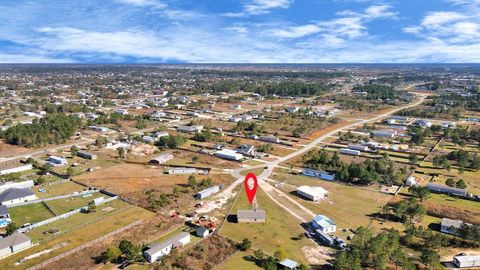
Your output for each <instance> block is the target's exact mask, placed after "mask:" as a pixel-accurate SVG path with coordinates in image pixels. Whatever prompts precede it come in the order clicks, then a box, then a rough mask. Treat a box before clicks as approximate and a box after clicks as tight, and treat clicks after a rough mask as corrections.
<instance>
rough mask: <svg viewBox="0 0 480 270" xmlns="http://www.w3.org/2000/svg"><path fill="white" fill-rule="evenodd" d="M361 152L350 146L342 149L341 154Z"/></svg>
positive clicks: (354, 154) (353, 154)
mask: <svg viewBox="0 0 480 270" xmlns="http://www.w3.org/2000/svg"><path fill="white" fill-rule="evenodd" d="M360 153H361V152H360V151H358V150H353V149H350V148H342V149H340V154H344V155H352V156H360Z"/></svg>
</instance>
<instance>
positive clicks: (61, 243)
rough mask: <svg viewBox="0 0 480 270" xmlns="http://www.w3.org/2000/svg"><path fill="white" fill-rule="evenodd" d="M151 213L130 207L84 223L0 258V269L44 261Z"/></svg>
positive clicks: (146, 216) (18, 267)
mask: <svg viewBox="0 0 480 270" xmlns="http://www.w3.org/2000/svg"><path fill="white" fill-rule="evenodd" d="M152 215H153V213H152V212H149V211H147V210H144V209H141V208H138V207H132V208H129V209H127V210H125V211H121V212H119V213H118V214H115V215H112V216H108V217H106V218H105V219H102V220H99V221H97V222H93V223H89V224H86V225H85V226H82V227H80V228H78V229H76V230H72V231H69V232H67V233H65V234H62V235H60V236H59V237H56V238H54V239H51V240H48V241H47V242H44V243H42V245H37V246H35V247H32V248H30V249H27V250H25V251H22V252H20V253H17V254H14V255H12V256H10V257H7V258H5V259H3V260H1V263H2V267H3V268H2V270H3V269H5V270H10V269H12V270H13V269H26V268H28V267H31V266H33V265H36V264H38V263H40V262H43V261H45V260H46V259H48V258H51V257H54V256H56V255H58V254H61V253H63V252H65V251H67V250H70V249H73V248H75V247H77V246H79V245H80V244H82V243H85V242H88V241H91V240H93V239H96V238H98V237H100V236H102V235H105V234H107V233H109V232H111V231H114V230H116V229H118V228H120V227H123V226H125V225H128V224H130V223H132V222H134V221H136V220H139V219H144V218H149V217H151V216H152ZM47 249H54V250H52V251H51V252H49V253H47V254H43V255H41V256H39V257H36V258H33V259H31V260H27V261H26V262H24V263H22V264H21V265H20V266H15V265H14V263H15V262H16V261H18V260H20V259H22V258H24V257H25V256H28V255H32V254H35V253H37V252H40V251H42V250H47Z"/></svg>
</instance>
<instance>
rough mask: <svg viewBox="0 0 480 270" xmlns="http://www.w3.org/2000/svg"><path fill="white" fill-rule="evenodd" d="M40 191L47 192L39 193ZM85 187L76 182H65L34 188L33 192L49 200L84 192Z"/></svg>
mask: <svg viewBox="0 0 480 270" xmlns="http://www.w3.org/2000/svg"><path fill="white" fill-rule="evenodd" d="M40 189H45V192H39V190H40ZM84 189H85V187H83V186H81V185H79V184H77V183H74V182H64V183H58V184H53V185H45V184H44V185H40V186H35V187H33V188H32V191H33V192H35V195H37V197H39V198H49V197H55V196H60V195H67V194H71V193H73V192H76V191H82V190H84Z"/></svg>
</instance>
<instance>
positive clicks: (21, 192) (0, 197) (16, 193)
mask: <svg viewBox="0 0 480 270" xmlns="http://www.w3.org/2000/svg"><path fill="white" fill-rule="evenodd" d="M31 195H35V194H34V193H33V192H32V191H31V190H30V189H27V188H11V189H7V190H5V191H4V192H3V193H1V194H0V202H4V201H11V200H15V199H19V198H24V197H27V196H31Z"/></svg>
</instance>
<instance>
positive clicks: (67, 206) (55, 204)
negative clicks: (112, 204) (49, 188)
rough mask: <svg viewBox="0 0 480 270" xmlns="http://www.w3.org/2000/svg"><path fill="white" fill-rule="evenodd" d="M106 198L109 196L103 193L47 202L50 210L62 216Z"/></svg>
mask: <svg viewBox="0 0 480 270" xmlns="http://www.w3.org/2000/svg"><path fill="white" fill-rule="evenodd" d="M99 197H104V198H107V197H108V196H106V195H104V194H101V193H93V194H92V195H91V196H85V195H84V196H79V197H71V198H67V199H59V200H52V201H48V202H45V203H46V204H47V205H48V207H50V209H52V211H53V212H54V213H55V214H56V215H60V214H63V213H66V212H69V211H72V210H75V209H78V208H80V207H84V206H87V204H88V203H89V202H91V201H92V200H93V199H95V198H99Z"/></svg>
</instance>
